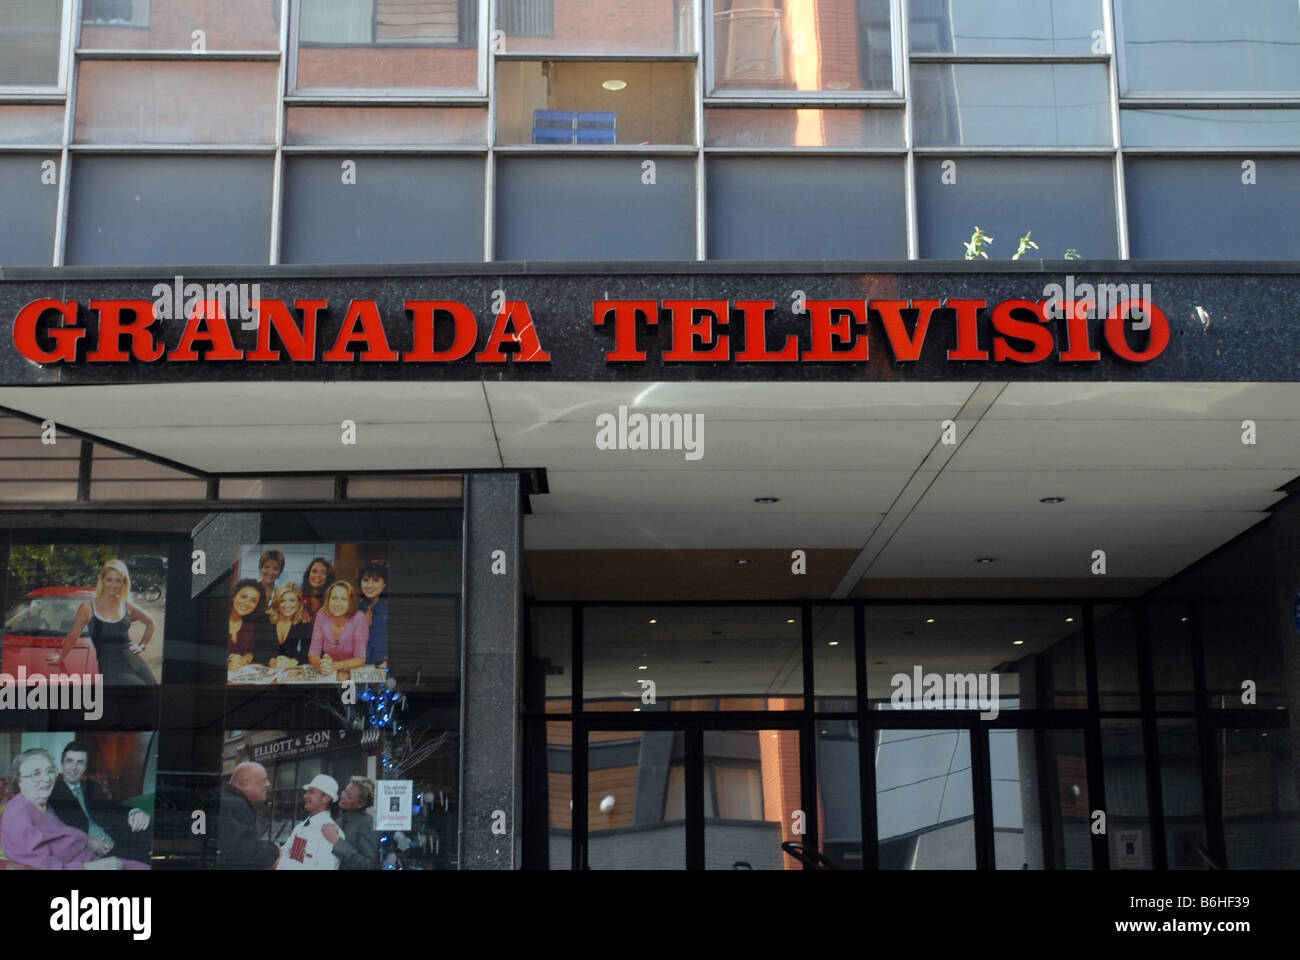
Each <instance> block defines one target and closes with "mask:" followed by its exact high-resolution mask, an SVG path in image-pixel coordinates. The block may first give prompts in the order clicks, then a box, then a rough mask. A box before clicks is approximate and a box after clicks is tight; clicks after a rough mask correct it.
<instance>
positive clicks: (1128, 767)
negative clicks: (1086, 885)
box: [1098, 651, 1155, 870]
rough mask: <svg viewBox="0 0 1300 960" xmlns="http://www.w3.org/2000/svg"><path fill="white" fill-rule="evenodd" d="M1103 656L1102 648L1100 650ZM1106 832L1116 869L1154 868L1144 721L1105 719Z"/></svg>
mask: <svg viewBox="0 0 1300 960" xmlns="http://www.w3.org/2000/svg"><path fill="white" fill-rule="evenodd" d="M1098 657H1099V658H1100V651H1099V652H1098ZM1101 766H1102V776H1103V777H1105V778H1106V834H1107V836H1108V837H1109V838H1110V868H1111V869H1112V870H1151V869H1153V868H1154V867H1155V861H1154V860H1152V858H1151V856H1152V855H1151V812H1150V807H1149V805H1148V802H1147V768H1146V748H1145V747H1144V746H1143V740H1142V721H1141V720H1102V721H1101Z"/></svg>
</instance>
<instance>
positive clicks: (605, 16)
mask: <svg viewBox="0 0 1300 960" xmlns="http://www.w3.org/2000/svg"><path fill="white" fill-rule="evenodd" d="M496 26H497V34H496V36H498V37H499V38H500V46H499V51H498V52H501V53H520V52H529V53H599V54H606V53H693V52H694V51H695V6H694V4H692V3H682V2H679V0H640V2H639V3H634V4H614V3H591V2H589V0H499V2H498V4H497V24H496Z"/></svg>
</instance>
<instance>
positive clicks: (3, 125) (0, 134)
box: [0, 106, 63, 144]
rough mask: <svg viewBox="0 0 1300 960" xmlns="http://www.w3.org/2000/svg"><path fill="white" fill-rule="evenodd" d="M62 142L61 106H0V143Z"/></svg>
mask: <svg viewBox="0 0 1300 960" xmlns="http://www.w3.org/2000/svg"><path fill="white" fill-rule="evenodd" d="M62 142H63V107H62V106H58V107H26V106H0V143H42V144H58V143H62Z"/></svg>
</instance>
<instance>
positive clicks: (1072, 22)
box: [907, 0, 1107, 55]
mask: <svg viewBox="0 0 1300 960" xmlns="http://www.w3.org/2000/svg"><path fill="white" fill-rule="evenodd" d="M907 23H908V42H909V43H910V44H911V47H912V52H913V53H960V54H973V53H987V54H1021V53H1040V54H1063V53H1071V54H1085V55H1086V54H1096V53H1106V52H1107V51H1106V50H1105V49H1104V48H1102V47H1101V46H1100V45H1101V44H1102V43H1103V42H1104V41H1103V36H1104V31H1103V24H1102V10H1101V4H1100V3H1099V2H1098V0H1047V2H1044V0H910V2H909V3H908V21H907Z"/></svg>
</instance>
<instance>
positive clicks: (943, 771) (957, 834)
mask: <svg viewBox="0 0 1300 960" xmlns="http://www.w3.org/2000/svg"><path fill="white" fill-rule="evenodd" d="M875 746H876V749H875V757H876V832H877V840H878V842H879V844H880V868H881V869H882V870H974V869H975V808H974V800H973V797H972V794H971V758H970V735H969V734H968V733H967V731H965V730H880V731H878V732H877V734H876V745H875Z"/></svg>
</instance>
